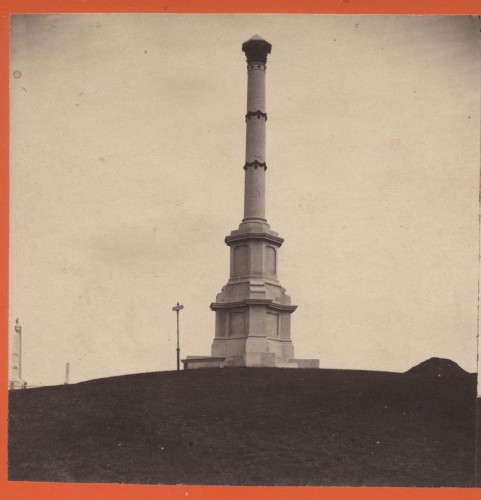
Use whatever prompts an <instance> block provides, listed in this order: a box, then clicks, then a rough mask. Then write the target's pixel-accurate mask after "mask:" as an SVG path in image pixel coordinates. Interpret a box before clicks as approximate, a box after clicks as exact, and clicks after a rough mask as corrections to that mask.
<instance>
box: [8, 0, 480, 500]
mask: <svg viewBox="0 0 481 500" xmlns="http://www.w3.org/2000/svg"><path fill="white" fill-rule="evenodd" d="M0 1H1V2H2V3H1V5H0V279H1V283H0V356H1V363H0V500H3V499H8V500H17V499H18V500H20V499H21V500H26V499H34V500H64V499H65V498H69V499H70V500H81V499H82V500H83V499H89V500H90V499H97V498H102V499H107V500H108V499H112V500H114V499H115V500H123V499H141V500H151V499H152V500H154V499H156V500H157V499H160V498H162V499H163V500H164V499H165V500H170V499H177V498H179V499H180V498H183V499H195V500H215V499H225V498H228V499H239V500H240V499H244V498H246V497H247V496H248V497H249V498H250V499H252V500H256V499H259V500H261V499H262V500H266V499H276V500H287V499H289V500H291V499H295V500H298V499H306V500H310V499H335V500H351V499H363V500H368V499H369V500H380V499H385V498H389V499H390V500H400V499H404V498H413V499H419V500H429V499H431V500H434V499H436V500H448V499H449V500H451V499H453V498H456V499H460V500H471V499H481V489H454V488H442V489H434V488H425V489H419V488H331V487H250V486H249V487H224V486H146V485H119V484H78V483H76V484H66V483H32V482H9V481H8V480H7V425H6V424H7V384H8V248H9V244H8V243H9V240H8V237H9V215H8V208H9V189H8V179H9V178H8V173H9V169H8V165H9V163H8V160H9V154H8V153H9V151H8V144H9V120H8V117H9V93H8V91H9V65H8V58H9V32H10V27H9V17H10V14H17V13H18V14H21V13H32V14H33V13H64V12H70V13H81V12H126V13H128V12H139V13H147V12H163V13H168V12H171V13H285V14H294V13H299V14H301V13H302V14H418V15H419V14H425V15H434V14H437V15H455V14H458V15H466V14H470V15H480V14H481V2H480V1H479V0H0Z"/></svg>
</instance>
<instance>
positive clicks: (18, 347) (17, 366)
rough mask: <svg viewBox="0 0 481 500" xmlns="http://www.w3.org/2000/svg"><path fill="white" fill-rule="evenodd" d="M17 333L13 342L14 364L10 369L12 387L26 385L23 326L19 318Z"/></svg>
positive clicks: (16, 326) (16, 321)
mask: <svg viewBox="0 0 481 500" xmlns="http://www.w3.org/2000/svg"><path fill="white" fill-rule="evenodd" d="M14 328H15V333H14V336H13V342H12V366H11V370H10V383H9V386H10V389H19V388H20V387H24V385H25V382H24V381H23V380H22V327H21V326H20V322H19V319H18V318H17V319H16V320H15V327H14Z"/></svg>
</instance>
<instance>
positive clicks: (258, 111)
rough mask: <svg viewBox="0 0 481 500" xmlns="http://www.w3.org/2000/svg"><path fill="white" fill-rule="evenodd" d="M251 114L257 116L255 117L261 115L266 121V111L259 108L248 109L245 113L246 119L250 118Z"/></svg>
mask: <svg viewBox="0 0 481 500" xmlns="http://www.w3.org/2000/svg"><path fill="white" fill-rule="evenodd" d="M253 116H257V119H260V118H261V117H262V118H264V119H265V121H267V113H263V112H262V111H260V110H259V109H258V110H257V111H248V112H247V114H246V121H247V120H250V119H251V118H252V117H253Z"/></svg>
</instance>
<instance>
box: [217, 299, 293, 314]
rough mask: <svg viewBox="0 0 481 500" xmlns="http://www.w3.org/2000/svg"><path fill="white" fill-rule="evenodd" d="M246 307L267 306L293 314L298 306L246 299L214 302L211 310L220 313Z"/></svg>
mask: <svg viewBox="0 0 481 500" xmlns="http://www.w3.org/2000/svg"><path fill="white" fill-rule="evenodd" d="M246 306H266V307H267V308H268V309H275V310H277V311H285V312H291V313H292V312H294V311H295V310H296V309H297V306H291V305H286V304H278V303H277V302H274V301H273V300H272V299H244V300H241V301H238V302H212V304H211V305H210V308H211V309H212V311H218V310H220V309H235V308H239V307H246Z"/></svg>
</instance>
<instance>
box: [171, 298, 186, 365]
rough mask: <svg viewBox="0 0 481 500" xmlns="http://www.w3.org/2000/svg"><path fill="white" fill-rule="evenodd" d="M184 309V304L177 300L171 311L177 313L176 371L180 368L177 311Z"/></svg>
mask: <svg viewBox="0 0 481 500" xmlns="http://www.w3.org/2000/svg"><path fill="white" fill-rule="evenodd" d="M182 309H184V306H183V305H181V304H179V303H178V302H177V305H176V306H174V307H173V308H172V311H175V312H176V313H177V371H179V370H180V347H179V311H181V310H182Z"/></svg>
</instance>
